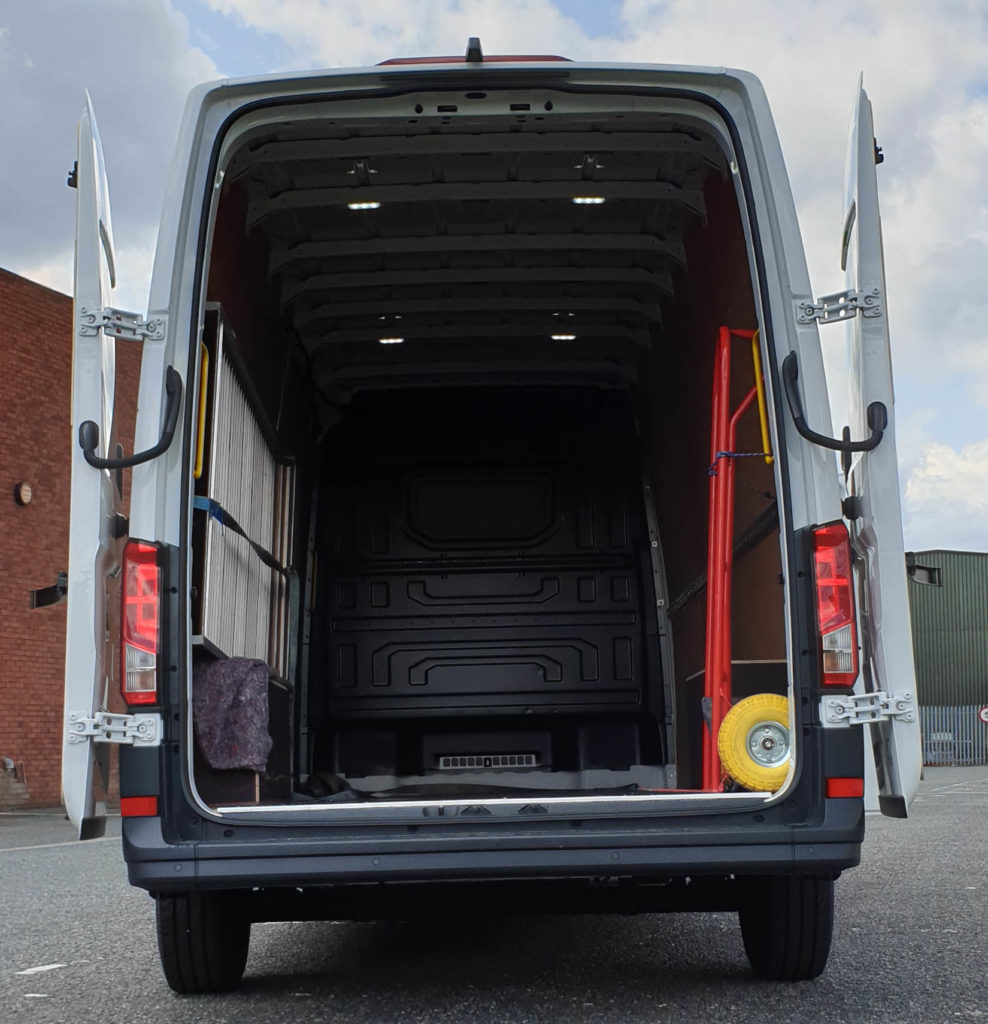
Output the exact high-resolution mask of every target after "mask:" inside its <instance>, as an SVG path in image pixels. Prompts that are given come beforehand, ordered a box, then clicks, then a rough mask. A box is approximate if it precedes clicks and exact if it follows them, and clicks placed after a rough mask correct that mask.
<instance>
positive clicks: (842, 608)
mask: <svg viewBox="0 0 988 1024" xmlns="http://www.w3.org/2000/svg"><path fill="white" fill-rule="evenodd" d="M813 575H814V579H815V581H816V614H817V629H818V631H819V634H820V653H821V661H822V665H821V667H822V669H823V685H824V686H841V687H844V688H845V689H849V688H850V687H851V686H853V685H854V680H855V679H857V677H858V636H857V628H856V627H855V624H854V576H853V571H852V567H851V542H850V539H849V538H848V535H847V527H846V526H845V525H844V524H843V523H831V524H830V525H829V526H820V527H817V529H816V530H814V531H813Z"/></svg>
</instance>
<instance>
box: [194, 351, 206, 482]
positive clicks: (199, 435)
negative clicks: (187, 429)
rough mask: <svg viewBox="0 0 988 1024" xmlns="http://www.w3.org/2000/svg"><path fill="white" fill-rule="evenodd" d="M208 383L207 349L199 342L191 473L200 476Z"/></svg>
mask: <svg viewBox="0 0 988 1024" xmlns="http://www.w3.org/2000/svg"><path fill="white" fill-rule="evenodd" d="M208 383H209V349H208V348H206V346H205V345H204V344H203V343H202V342H199V423H198V425H197V427H196V464H195V468H194V469H193V470H192V475H193V477H195V479H196V480H198V479H199V478H200V477H201V476H202V457H203V452H204V451H205V449H206V390H207V385H208Z"/></svg>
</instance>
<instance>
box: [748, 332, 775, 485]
mask: <svg viewBox="0 0 988 1024" xmlns="http://www.w3.org/2000/svg"><path fill="white" fill-rule="evenodd" d="M751 361H752V363H754V366H755V394H756V396H757V398H758V423H759V425H760V426H761V428H762V451H763V452H764V453H765V464H766V465H768V466H771V465H772V462H773V461H774V457H773V455H772V442H771V441H770V440H769V436H768V411H767V409H766V407H765V381H764V379H763V378H762V354H761V351H760V346H759V344H758V331H757V330H756V331H755V333H754V334H753V335H752V336H751Z"/></svg>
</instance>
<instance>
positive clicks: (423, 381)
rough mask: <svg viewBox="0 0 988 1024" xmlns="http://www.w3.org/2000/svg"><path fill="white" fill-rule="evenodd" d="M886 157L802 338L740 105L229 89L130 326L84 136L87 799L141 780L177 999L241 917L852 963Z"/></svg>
mask: <svg viewBox="0 0 988 1024" xmlns="http://www.w3.org/2000/svg"><path fill="white" fill-rule="evenodd" d="M878 162H880V156H879V150H878V149H877V147H876V145H875V142H874V137H873V131H872V116H871V106H870V103H869V101H868V99H867V96H866V95H865V93H864V92H863V91H860V93H859V96H858V100H857V103H856V105H855V110H854V117H853V121H852V128H851V138H850V149H849V159H848V177H847V184H846V199H845V203H844V222H843V224H841V225H835V242H836V239H837V238H838V237H840V238H841V239H842V242H841V262H842V265H843V267H844V269H845V270H846V273H847V290H846V291H844V292H841V293H840V294H838V295H832V296H827V297H825V298H824V299H822V300H819V301H815V300H814V297H813V293H812V292H811V290H810V283H809V280H808V277H807V270H806V264H805V260H804V255H803V250H802V245H801V241H800V235H799V228H798V226H797V222H796V215H795V210H794V207H793V201H792V198H791V193H790V188H789V183H788V180H787V177H786V169H785V166H784V164H783V160H782V155H781V152H780V149H779V144H778V141H777V138H776V134H775V129H774V126H773V123H772V117H771V114H770V112H769V108H768V104H767V102H766V99H765V96H764V93H763V91H762V88H761V86H760V85H759V83H758V81H757V80H756V79H755V78H754V77H753V76H751V75H750V74H747V73H744V72H739V71H730V70H725V69H723V68H710V69H704V68H689V67H664V66H638V65H603V64H599V65H598V64H584V63H576V62H571V61H568V60H565V59H563V58H559V57H549V56H540V57H485V56H484V55H483V53H482V52H481V49H480V45H479V43H478V42H477V41H476V40H471V42H470V45H469V48H468V51H467V54H466V56H465V57H464V58H458V57H456V58H450V57H442V58H438V57H432V58H424V59H406V60H395V61H386V62H385V63H384V64H383V65H379V66H377V67H370V68H360V69H355V70H334V71H325V72H317V73H306V74H299V75H289V76H279V77H266V78H258V79H251V80H243V81H232V82H230V81H227V82H220V83H216V84H212V85H207V86H203V87H201V88H199V89H197V90H195V91H194V92H193V94H192V96H191V98H190V100H189V103H188V107H187V109H186V113H185V118H184V120H183V123H182V128H181V135H180V139H179V144H178V151H177V156H176V159H175V164H174V171H173V175H172V181H171V186H170V190H169V193H168V196H167V199H166V203H165V207H164V214H163V218H162V222H161V229H160V234H159V239H158V248H157V254H156V257H155V263H154V273H153V279H152V283H151V291H150V303H149V310H148V314H147V316H146V317H141V316H139V315H135V314H128V313H123V312H121V311H119V310H116V309H114V308H113V303H112V298H111V294H112V286H113V279H114V275H115V267H114V256H113V243H112V232H111V228H110V213H109V204H108V199H107V188H106V177H105V173H104V168H103V157H102V153H101V149H100V144H99V137H98V134H97V132H96V124H95V120H94V117H93V113H92V109H91V108H90V107H89V106H88V105H87V109H86V111H85V112H84V114H83V119H82V124H81V128H80V136H79V160H78V168H77V187H78V203H79V206H78V211H79V212H78V241H77V266H76V286H75V302H76V308H75V331H76V337H75V348H74V380H73V410H72V421H73V455H72V460H73V461H72V521H71V555H70V571H69V606H68V641H67V672H66V705H65V713H66V732H65V744H64V766H63V786H64V795H65V802H66V807H67V809H68V813H69V816H70V818H71V820H72V821H73V822H75V823H76V825H77V826H78V828H79V832H80V836H82V837H83V838H85V837H90V836H94V835H99V834H101V832H102V829H103V814H104V809H103V806H102V802H101V800H102V797H101V794H100V792H99V789H100V785H101V780H102V778H103V775H104V772H103V771H102V770H100V768H99V767H98V766H99V765H105V761H106V758H105V754H106V752H107V751H108V750H109V749H110V748H109V746H108V744H119V750H120V804H121V812H122V816H123V846H124V853H125V857H126V860H127V864H128V868H129V873H130V881H131V882H132V884H134V885H137V886H140V887H142V888H144V889H146V890H148V892H149V893H150V894H151V895H152V896H153V897H154V898H155V900H156V902H157V921H158V938H159V946H160V950H161V959H162V964H163V966H164V971H165V975H166V978H167V980H168V983H169V984H170V985H171V986H172V988H174V989H175V990H177V991H180V992H203V991H217V990H221V989H225V988H230V987H232V986H234V985H236V984H237V982H238V981H239V980H240V978H241V976H242V974H243V971H244V967H245V961H246V957H247V949H248V943H249V936H250V926H251V923H252V922H255V921H262V920H297V919H307V918H320V919H349V918H357V917H365V918H366V917H388V916H391V917H395V916H407V915H412V914H415V913H427V914H430V915H431V914H436V913H440V912H441V911H442V910H443V908H444V907H456V908H458V910H459V911H460V912H462V911H463V910H464V908H469V909H470V910H471V912H472V911H475V912H476V913H478V914H480V913H485V912H496V911H500V912H504V911H507V912H515V911H518V912H538V911H560V910H563V911H583V910H586V911H609V910H610V911H613V910H617V909H620V910H621V911H623V912H628V911H662V910H711V909H719V910H725V909H730V910H737V911H738V913H739V918H740V923H741V931H742V935H743V938H744V943H745V948H746V950H747V953H748V956H749V959H750V961H751V965H752V968H753V970H754V972H755V974H756V975H758V976H760V977H768V978H778V979H797V978H808V977H814V976H816V975H818V974H819V973H820V972H821V971H822V970H823V968H824V966H825V963H826V959H827V955H828V951H829V946H830V936H831V927H832V919H833V884H834V880H835V879H836V878H837V877H838V876H839V875H840V873H841V871H843V870H844V869H845V868H849V867H852V866H853V865H855V864H856V863H858V860H859V856H860V849H861V842H862V838H863V835H864V800H863V791H864V779H865V777H866V771H865V759H866V757H867V758H868V759H870V758H871V756H872V753H874V755H875V760H876V772H877V779H878V787H879V792H880V800H881V806H882V809H883V810H884V811H885V812H886V813H889V814H893V815H898V816H904V815H905V813H906V807H907V805H908V803H909V800H910V799H911V797H912V796H913V794H914V793H915V791H916V787H917V784H918V779H919V772H920V744H919V735H918V721H917V718H918V716H917V713H916V709H915V699H914V693H913V687H914V681H913V679H914V676H913V666H912V648H911V643H910V633H909V617H908V608H907V602H906V583H905V569H904V561H903V543H902V528H901V520H900V509H899V494H898V481H897V471H896V453H895V440H894V422H893V400H892V379H891V367H890V357H889V342H888V329H887V319H886V309H885V301H884V296H885V285H884V279H883V266H882V244H881V233H880V225H879V212H878V200H877V186H876V176H875V165H876V163H878ZM835 252H836V247H835ZM836 320H846V321H847V325H846V326H847V328H848V340H849V346H850V347H849V356H850V358H849V364H848V365H849V367H850V376H849V387H850V394H851V405H852V416H851V419H852V422H851V424H850V427H849V428H845V429H844V431H843V435H842V436H841V437H834V436H832V431H831V428H830V414H829V406H828V399H827V390H826V385H825V381H824V370H823V362H822V359H821V349H820V338H819V331H820V329H821V327H823V328H825V329H831V330H833V328H828V327H827V325H829V324H830V322H831V321H836ZM121 338H125V339H130V340H133V341H134V342H139V343H140V344H141V345H142V348H143V361H142V368H141V382H140V394H139V410H138V419H137V440H136V449H137V453H136V454H134V455H123V454H121V453H120V452H119V451H118V449H117V447H116V446H115V443H114V441H115V439H114V435H113V423H112V408H113V389H114V379H113V359H112V353H113V349H114V345H115V344H116V343H117V340H119V339H121ZM835 451H836V452H838V453H840V458H839V460H838V459H837V458H835V454H834V452H835ZM838 462H839V464H840V465H839V467H838ZM130 466H133V467H135V468H134V469H133V477H132V501H131V507H130V516H129V522H128V521H127V519H125V518H124V517H123V516H122V515H121V514H120V512H119V510H118V507H117V506H118V503H119V499H120V494H121V491H122V487H121V480H120V475H121V472H122V470H123V469H124V468H126V467H130ZM118 693H119V694H121V695H122V703H121V702H120V698H117V697H116V696H115V695H116V694H118Z"/></svg>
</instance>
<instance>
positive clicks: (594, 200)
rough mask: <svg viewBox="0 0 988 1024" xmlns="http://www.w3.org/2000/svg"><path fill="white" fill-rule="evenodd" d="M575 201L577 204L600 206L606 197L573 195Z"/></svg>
mask: <svg viewBox="0 0 988 1024" xmlns="http://www.w3.org/2000/svg"><path fill="white" fill-rule="evenodd" d="M573 202H574V203H576V205H577V206H600V204H601V203H603V202H605V199H604V196H573Z"/></svg>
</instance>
